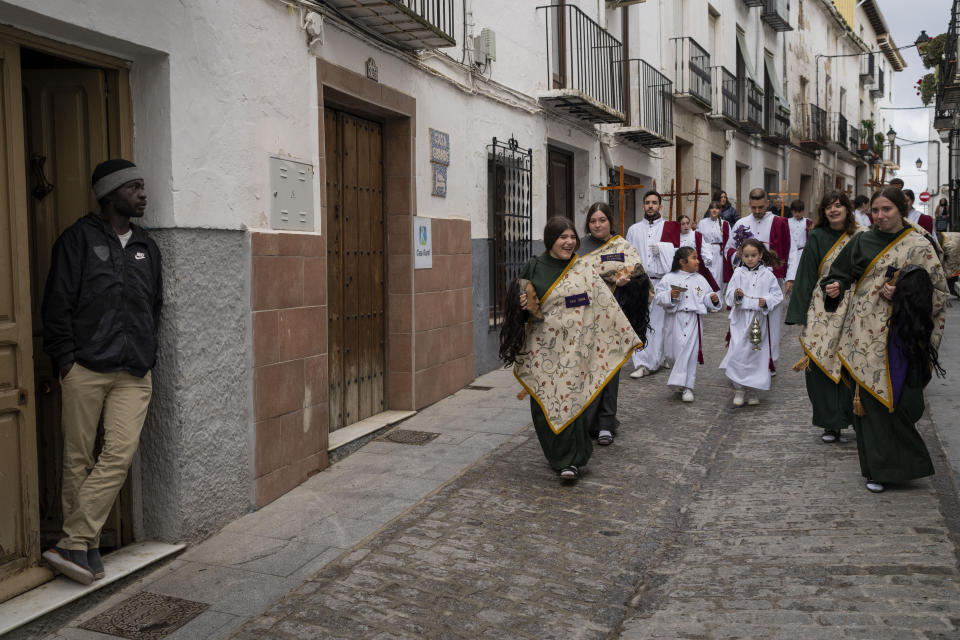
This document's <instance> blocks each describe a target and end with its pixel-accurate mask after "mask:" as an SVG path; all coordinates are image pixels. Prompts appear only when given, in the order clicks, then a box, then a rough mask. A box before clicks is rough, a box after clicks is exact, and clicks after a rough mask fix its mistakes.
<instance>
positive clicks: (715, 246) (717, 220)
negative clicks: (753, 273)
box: [697, 202, 730, 296]
mask: <svg viewBox="0 0 960 640" xmlns="http://www.w3.org/2000/svg"><path fill="white" fill-rule="evenodd" d="M720 211H721V209H720V203H719V202H711V203H710V206H709V207H708V208H707V214H708V217H706V218H704V219H703V220H701V221H700V222H698V223H697V231H699V232H700V235H701V236H703V246H702V248H703V260H704V264H706V265H707V266H708V267H709V269H710V273H711V275H713V279H714V280H716V281H717V284H718V285H720V287H721V289H720V290H721V291H723V288H722V287H723V284H722V283H723V258H722V254H723V245H724V244H725V243H726V237H725V235H729V234H730V225H729V224H727V221H726V220H724V219H723V218H721V217H720ZM725 229H726V234H724V230H725ZM708 258H709V259H708ZM720 295H721V296H723V294H722V293H721V294H720Z"/></svg>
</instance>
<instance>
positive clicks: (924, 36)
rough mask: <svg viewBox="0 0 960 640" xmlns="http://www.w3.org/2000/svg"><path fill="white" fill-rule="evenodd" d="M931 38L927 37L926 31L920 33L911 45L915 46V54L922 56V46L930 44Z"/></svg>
mask: <svg viewBox="0 0 960 640" xmlns="http://www.w3.org/2000/svg"><path fill="white" fill-rule="evenodd" d="M930 40H931V38H930V36H928V35H927V31H926V29H924V30H923V31H921V32H920V35H918V36H917V39H916V40H914V41H913V44H915V45H917V53H919V54H920V55H923V45H925V44H927V43H928V42H930Z"/></svg>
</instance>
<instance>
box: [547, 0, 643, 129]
mask: <svg viewBox="0 0 960 640" xmlns="http://www.w3.org/2000/svg"><path fill="white" fill-rule="evenodd" d="M537 11H538V12H540V13H541V14H542V16H543V17H544V32H545V43H546V49H547V86H548V87H550V88H549V89H548V90H547V91H543V92H541V93H540V94H539V95H538V99H539V100H540V104H542V105H543V106H544V107H545V108H547V109H550V110H553V111H557V112H560V113H565V114H567V115H570V116H573V117H575V118H578V119H580V120H583V121H585V122H591V123H603V122H607V123H619V122H624V121H625V120H626V115H625V114H624V113H623V70H622V66H621V65H622V62H621V61H622V59H623V45H622V44H621V43H620V41H619V40H617V39H616V38H614V37H613V36H612V35H611V34H610V33H609V32H608V31H606V30H605V29H604V28H603V27H601V26H600V25H599V24H597V22H595V21H594V20H593V19H591V18H590V17H589V16H588V15H587V14H585V13H584V12H583V11H581V10H580V9H579V8H577V7H575V6H573V5H550V6H540V7H537Z"/></svg>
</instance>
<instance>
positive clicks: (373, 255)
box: [324, 108, 386, 431]
mask: <svg viewBox="0 0 960 640" xmlns="http://www.w3.org/2000/svg"><path fill="white" fill-rule="evenodd" d="M324 139H325V158H326V182H327V185H326V187H327V295H328V305H329V306H328V308H327V314H328V323H329V325H328V333H327V341H328V345H329V348H328V358H329V359H328V366H329V378H330V431H334V430H336V429H339V428H342V427H345V426H348V425H351V424H353V423H355V422H359V421H360V420H363V419H364V418H369V417H370V416H372V415H375V414H377V413H380V412H381V411H383V410H384V409H385V408H386V405H385V401H384V397H385V393H384V385H385V381H386V305H385V295H386V271H385V267H384V265H385V257H386V256H385V253H386V251H385V248H386V233H385V231H386V229H385V223H384V217H383V163H382V149H383V137H382V132H381V128H380V125H379V124H377V123H376V122H371V121H369V120H364V119H362V118H358V117H356V116H352V115H350V114H347V113H343V112H339V111H335V110H333V109H329V108H327V109H324Z"/></svg>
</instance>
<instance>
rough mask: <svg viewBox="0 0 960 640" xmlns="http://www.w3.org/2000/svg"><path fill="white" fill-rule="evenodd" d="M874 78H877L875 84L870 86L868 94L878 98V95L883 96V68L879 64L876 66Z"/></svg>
mask: <svg viewBox="0 0 960 640" xmlns="http://www.w3.org/2000/svg"><path fill="white" fill-rule="evenodd" d="M876 78H877V81H876V84H874V85H873V87H871V88H870V96H871V97H873V98H880V97H883V92H884V84H883V69H882V68H881V67H879V66H878V67H877V76H876Z"/></svg>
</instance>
